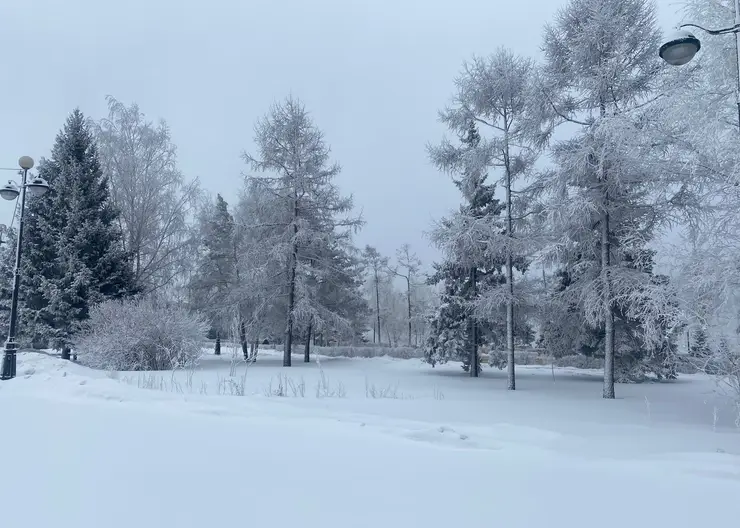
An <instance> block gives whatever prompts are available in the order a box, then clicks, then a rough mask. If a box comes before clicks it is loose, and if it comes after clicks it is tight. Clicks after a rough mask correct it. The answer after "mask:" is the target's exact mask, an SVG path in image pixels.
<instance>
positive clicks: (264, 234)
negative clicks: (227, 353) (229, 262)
mask: <svg viewBox="0 0 740 528" xmlns="http://www.w3.org/2000/svg"><path fill="white" fill-rule="evenodd" d="M245 183H246V185H245V188H244V189H243V192H242V193H241V196H240V199H239V202H238V203H237V206H236V208H235V211H234V223H235V231H234V236H235V244H236V287H235V288H234V289H233V290H232V297H231V299H232V301H231V302H232V304H233V306H234V307H235V309H236V310H237V314H238V318H237V321H236V327H237V328H236V333H238V335H239V339H240V341H241V344H242V350H243V353H244V359H245V360H246V359H249V358H250V357H251V358H254V357H255V354H256V352H257V350H258V348H259V343H260V342H261V341H262V340H265V339H266V340H268V341H269V342H271V343H274V342H280V341H281V339H282V338H281V336H282V334H283V332H284V331H285V313H286V306H287V297H286V295H285V285H286V283H287V270H286V267H285V266H284V264H283V263H282V262H281V259H282V258H283V255H282V254H281V253H280V252H277V251H271V250H270V248H269V247H267V246H266V244H267V243H269V242H270V241H272V240H275V239H276V238H279V237H280V236H281V233H282V231H283V230H284V228H285V227H284V226H285V225H286V224H287V223H289V222H290V211H287V210H285V209H283V208H281V203H282V200H281V198H280V196H279V195H276V194H274V193H273V192H272V190H271V189H270V188H268V187H266V186H264V185H263V184H262V182H256V181H250V180H247V181H246V182H245Z"/></svg>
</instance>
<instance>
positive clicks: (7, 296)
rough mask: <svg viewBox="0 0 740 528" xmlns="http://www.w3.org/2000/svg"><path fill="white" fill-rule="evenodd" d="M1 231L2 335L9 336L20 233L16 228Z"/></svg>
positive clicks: (0, 311)
mask: <svg viewBox="0 0 740 528" xmlns="http://www.w3.org/2000/svg"><path fill="white" fill-rule="evenodd" d="M2 227H3V229H2V230H1V231H0V239H2V241H1V243H0V335H2V336H7V335H8V330H9V328H8V325H9V324H10V303H11V300H12V296H13V277H14V269H15V252H16V247H17V245H16V241H17V237H18V233H17V231H16V229H15V228H14V226H11V227H9V228H7V227H6V226H2Z"/></svg>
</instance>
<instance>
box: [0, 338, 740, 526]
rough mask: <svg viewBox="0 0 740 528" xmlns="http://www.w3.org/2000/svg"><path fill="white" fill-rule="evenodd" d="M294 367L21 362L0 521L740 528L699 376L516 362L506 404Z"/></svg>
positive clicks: (5, 394) (10, 410)
mask: <svg viewBox="0 0 740 528" xmlns="http://www.w3.org/2000/svg"><path fill="white" fill-rule="evenodd" d="M300 361H301V359H300V358H299V357H297V356H296V358H295V359H294V367H292V368H291V369H282V368H281V367H280V365H281V358H280V356H279V355H277V354H269V353H267V354H266V353H262V354H261V356H260V359H259V361H258V363H257V364H255V365H252V366H250V367H249V368H248V370H246V371H245V365H244V364H243V363H241V364H234V365H232V364H231V358H230V355H229V353H228V352H227V353H225V354H224V355H223V356H221V357H215V356H206V357H205V358H204V359H203V361H202V362H201V365H200V367H199V368H198V369H197V370H195V371H192V372H184V371H183V372H176V373H156V374H144V373H105V372H94V371H90V370H88V369H86V368H85V367H82V366H80V365H77V364H74V363H71V362H63V361H61V360H59V359H56V358H53V357H49V356H47V355H44V354H36V353H25V354H21V355H20V357H19V377H18V378H17V379H16V380H13V381H10V382H2V383H0V452H1V453H2V462H0V508H1V511H0V526H2V527H3V528H5V527H7V528H31V527H33V528H47V527H54V528H67V527H70V528H72V527H74V528H93V527H94V528H118V527H121V528H134V527H135V528H144V527H146V528H149V527H152V528H154V527H157V528H162V527H178V528H184V527H191V526H192V527H198V528H202V527H204V526H219V527H220V526H254V527H263V526H265V527H266V526H270V527H291V528H295V527H297V526H305V527H313V526H316V527H321V528H329V527H342V528H359V527H366V526H367V527H376V528H377V527H404V528H406V527H417V526H418V527H424V528H435V527H438V526H439V527H442V526H444V527H446V528H447V527H450V526H465V527H478V526H481V527H483V526H485V527H492V526H503V527H506V528H515V527H527V528H534V527H539V526H553V527H560V526H563V527H568V528H573V527H580V526H584V527H585V526H588V527H591V526H594V525H595V526H599V528H608V527H620V528H623V527H630V528H633V527H642V526H651V527H654V526H666V527H671V528H674V527H684V526H685V527H692V528H696V527H697V526H733V525H735V524H736V523H737V504H738V497H740V433H739V432H738V428H737V427H736V426H735V423H734V422H735V419H736V416H737V413H736V412H735V411H734V407H733V406H732V405H731V404H730V403H729V401H727V399H726V398H724V397H723V396H721V395H719V394H716V392H715V387H714V385H713V384H712V382H711V381H710V380H707V379H705V378H702V377H701V376H684V377H682V379H681V380H679V381H678V382H676V383H670V384H657V383H652V384H641V385H631V386H626V385H619V386H618V387H617V390H618V399H617V400H614V401H605V400H602V399H601V397H600V394H601V384H600V379H599V373H597V372H588V371H576V370H564V369H556V370H555V371H554V375H553V372H552V371H551V370H550V368H549V367H544V368H543V367H519V369H518V373H519V378H518V390H517V391H516V392H513V393H512V392H507V391H506V390H505V379H504V376H505V374H504V373H501V372H499V371H491V370H490V369H488V368H485V369H484V376H483V377H482V378H480V379H469V378H467V377H466V376H465V375H464V373H463V372H462V371H461V369H460V368H459V365H447V366H444V367H442V368H439V367H438V368H436V369H432V368H430V367H428V366H426V365H422V364H421V363H420V362H419V361H418V360H393V359H384V358H383V359H341V358H335V359H329V358H322V360H321V366H320V367H319V366H318V365H317V363H315V362H312V363H310V364H303V363H302V362H300ZM245 372H246V375H245ZM285 376H287V378H286V377H285ZM281 380H282V381H281ZM322 380H323V381H322ZM242 382H243V383H242ZM281 384H282V386H283V388H284V390H282V391H281V389H280V387H281ZM155 387H156V390H153V389H154V388H155ZM242 387H244V391H243V392H244V396H237V395H234V394H241V392H242ZM304 387H305V388H304ZM281 392H282V393H285V394H286V396H276V393H281ZM302 394H303V396H302Z"/></svg>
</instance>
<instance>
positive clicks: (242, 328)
mask: <svg viewBox="0 0 740 528" xmlns="http://www.w3.org/2000/svg"><path fill="white" fill-rule="evenodd" d="M239 344H241V346H242V354H244V361H246V360H248V359H249V344H248V343H247V325H246V323H245V322H244V319H243V318H242V316H241V314H240V315H239Z"/></svg>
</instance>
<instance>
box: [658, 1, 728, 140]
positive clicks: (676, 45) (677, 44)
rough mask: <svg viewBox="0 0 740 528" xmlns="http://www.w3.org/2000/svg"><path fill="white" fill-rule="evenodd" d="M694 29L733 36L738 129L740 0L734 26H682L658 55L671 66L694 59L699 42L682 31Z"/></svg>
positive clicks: (691, 35)
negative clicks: (735, 61)
mask: <svg viewBox="0 0 740 528" xmlns="http://www.w3.org/2000/svg"><path fill="white" fill-rule="evenodd" d="M686 27H694V28H698V29H701V30H702V31H704V32H706V33H708V34H709V35H729V34H731V33H734V34H735V49H736V53H737V54H736V56H735V58H736V60H737V86H736V88H735V101H736V103H737V120H738V128H740V0H735V25H734V26H731V27H728V28H724V29H707V28H703V27H701V26H699V25H697V24H683V25H681V26H678V29H677V31H676V32H675V33H673V34H672V35H671V36H670V38H669V39H668V40H667V41H666V42H665V44H663V45H662V46H661V47H660V50H659V52H658V53H659V55H660V57H661V58H662V59H663V60H664V61H666V62H667V63H668V64H670V65H671V66H683V65H684V64H687V63H688V62H689V61H691V59H693V58H694V55H696V54H697V53H698V52H699V50H700V49H701V42H700V41H699V39H698V38H696V37H695V36H694V34H693V33H691V32H689V31H687V30H685V29H683V28H686Z"/></svg>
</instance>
